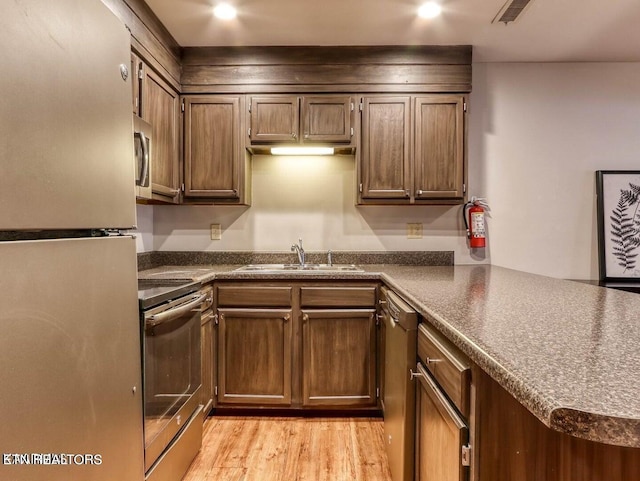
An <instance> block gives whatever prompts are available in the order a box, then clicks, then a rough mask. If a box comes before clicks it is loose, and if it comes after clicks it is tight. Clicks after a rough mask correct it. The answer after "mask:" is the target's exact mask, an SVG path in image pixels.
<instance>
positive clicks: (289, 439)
mask: <svg viewBox="0 0 640 481" xmlns="http://www.w3.org/2000/svg"><path fill="white" fill-rule="evenodd" d="M382 438H383V428H382V420H381V419H363V418H270V417H210V418H209V419H208V420H207V421H206V422H205V431H204V437H203V444H202V449H201V450H200V453H199V454H198V456H197V457H196V459H195V460H194V461H193V463H192V465H191V467H190V468H189V471H188V472H187V474H186V476H185V478H184V480H183V481H284V480H287V481H391V474H390V472H389V466H388V462H387V457H386V451H385V447H384V441H383V439H382Z"/></svg>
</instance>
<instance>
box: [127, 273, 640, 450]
mask: <svg viewBox="0 0 640 481" xmlns="http://www.w3.org/2000/svg"><path fill="white" fill-rule="evenodd" d="M236 267H238V266H230V265H212V266H202V265H199V266H187V267H185V266H165V267H160V268H155V269H150V270H146V271H141V272H140V273H139V274H140V277H141V278H149V276H151V277H152V278H153V277H155V278H160V277H161V276H168V277H165V278H176V274H175V273H176V272H177V271H181V272H182V273H183V274H184V273H190V274H192V275H191V276H189V278H192V279H195V280H200V281H201V282H208V281H211V280H213V279H273V278H278V279H301V278H302V279H308V280H311V279H320V278H322V279H336V280H338V279H368V280H370V279H381V280H383V281H384V282H385V283H387V284H388V285H389V286H391V287H392V288H393V289H394V290H396V291H397V292H398V293H399V294H400V295H401V296H402V297H404V298H405V299H406V300H407V301H408V302H409V303H410V304H411V305H413V307H414V308H416V310H417V311H418V312H420V313H421V314H422V315H423V316H425V317H426V318H428V319H429V320H430V322H431V323H432V324H433V325H434V326H435V327H436V328H437V329H439V330H440V331H441V332H442V333H443V334H444V335H445V336H447V337H448V338H449V339H450V340H451V341H452V342H453V343H454V344H456V345H457V346H458V347H459V348H460V349H462V350H463V351H464V352H465V353H466V354H467V355H468V356H469V357H470V358H471V359H472V360H473V361H474V362H475V363H477V364H478V365H479V366H480V367H481V368H482V369H483V370H484V371H486V372H487V373H488V374H489V375H490V376H491V377H493V378H494V379H495V380H496V381H498V382H499V383H500V385H501V386H503V388H505V389H506V390H507V391H508V392H509V393H511V394H512V395H513V396H514V397H515V398H516V399H517V400H518V401H519V402H520V403H522V404H523V405H524V406H525V407H526V408H527V409H529V410H530V411H531V412H532V413H533V414H534V415H535V416H536V417H537V418H538V419H540V420H541V421H542V422H543V423H544V424H545V425H547V426H549V427H550V428H552V429H555V430H557V431H560V432H564V433H567V434H570V435H573V436H577V437H581V438H585V439H589V440H593V441H597V442H603V443H608V444H616V445H620V446H631V447H640V387H638V384H637V381H638V380H640V322H639V321H640V316H639V315H638V314H639V313H640V296H638V295H636V294H632V293H628V292H622V291H617V290H613V289H606V288H604V287H598V286H593V285H588V284H583V283H578V282H573V281H565V280H560V279H554V278H550V277H544V276H538V275H534V274H528V273H524V272H519V271H514V270H510V269H505V268H500V267H495V266H489V265H480V266H455V267H453V266H452V267H425V266H398V265H365V266H361V267H363V268H364V270H365V272H360V273H356V272H344V273H330V274H326V273H313V274H307V273H305V274H302V275H301V274H297V275H296V273H282V274H280V273H278V274H273V273H269V274H267V273H259V272H257V273H256V272H244V273H235V272H232V271H233V269H235V268H236Z"/></svg>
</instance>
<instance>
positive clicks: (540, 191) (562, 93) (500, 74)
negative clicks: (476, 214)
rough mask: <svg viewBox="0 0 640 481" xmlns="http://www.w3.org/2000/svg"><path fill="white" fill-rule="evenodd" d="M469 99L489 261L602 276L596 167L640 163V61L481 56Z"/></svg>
mask: <svg viewBox="0 0 640 481" xmlns="http://www.w3.org/2000/svg"><path fill="white" fill-rule="evenodd" d="M470 105H471V113H470V122H471V123H470V136H469V164H470V166H471V167H470V168H471V173H470V176H471V180H470V184H471V185H472V188H473V190H474V191H475V192H480V193H481V194H482V195H483V196H486V197H487V198H488V200H489V204H490V206H491V219H489V221H488V229H489V234H488V235H489V244H490V256H491V262H492V264H496V265H501V266H505V267H510V268H514V269H519V270H523V271H527V272H533V273H540V274H545V275H550V276H554V277H561V278H574V279H597V278H598V263H597V259H598V254H597V252H598V250H597V249H598V247H597V234H596V207H595V206H596V204H595V174H594V172H595V171H596V170H602V169H612V170H615V169H639V170H640V63H626V64H623V63H586V64H553V63H551V64H535V63H534V64H476V65H474V66H473V93H472V95H471V102H470Z"/></svg>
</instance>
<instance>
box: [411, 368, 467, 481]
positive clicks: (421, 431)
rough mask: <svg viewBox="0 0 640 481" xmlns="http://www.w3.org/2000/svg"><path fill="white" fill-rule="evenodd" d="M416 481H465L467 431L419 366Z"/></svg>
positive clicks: (457, 415)
mask: <svg viewBox="0 0 640 481" xmlns="http://www.w3.org/2000/svg"><path fill="white" fill-rule="evenodd" d="M418 373H419V377H418V379H419V383H418V386H417V394H416V448H415V449H416V477H415V479H416V481H465V480H466V479H467V476H468V468H467V467H466V466H464V464H468V463H466V462H463V458H462V448H463V446H464V445H465V444H466V443H467V440H468V435H469V433H468V428H467V426H466V424H465V423H464V421H463V420H462V418H461V417H460V415H459V414H458V413H457V412H456V410H455V408H454V407H453V406H452V405H451V403H450V402H449V401H448V400H447V398H446V396H445V395H444V394H443V393H442V392H441V391H440V388H439V387H438V386H437V384H436V382H435V381H434V380H433V378H431V376H430V375H429V374H428V373H427V372H426V371H425V369H424V368H423V367H422V365H420V364H418Z"/></svg>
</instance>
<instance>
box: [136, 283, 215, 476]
mask: <svg viewBox="0 0 640 481" xmlns="http://www.w3.org/2000/svg"><path fill="white" fill-rule="evenodd" d="M199 287H200V284H199V283H197V282H191V281H187V282H186V283H185V281H155V280H154V281H150V282H149V281H143V280H140V281H138V300H139V304H140V320H141V329H142V364H143V376H142V380H143V386H144V396H143V398H144V458H145V460H144V463H145V472H146V475H145V479H146V481H179V480H180V479H182V477H183V476H184V474H185V472H186V470H187V469H188V467H189V465H190V464H191V461H192V460H193V458H194V457H195V456H196V454H197V453H198V451H199V450H200V446H201V445H202V406H200V390H201V366H200V362H201V355H202V354H201V347H200V309H201V307H202V303H203V302H204V300H205V297H206V296H205V295H202V294H199V293H198V289H199Z"/></svg>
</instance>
